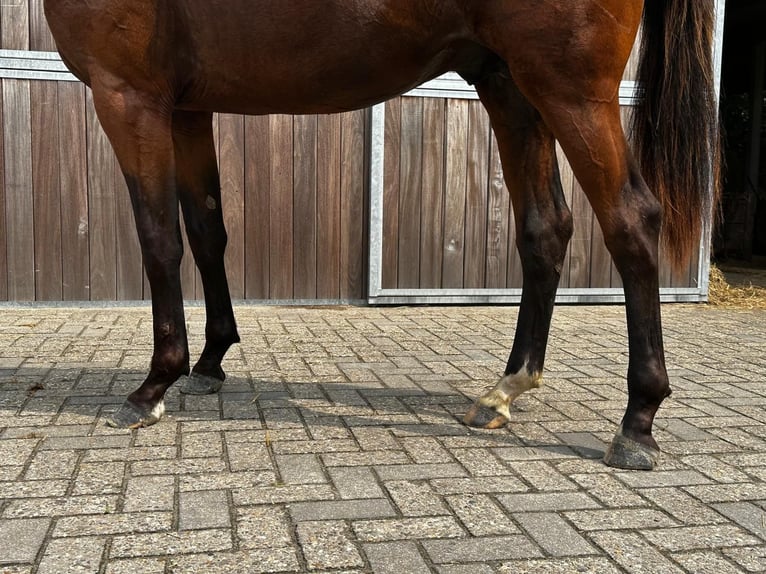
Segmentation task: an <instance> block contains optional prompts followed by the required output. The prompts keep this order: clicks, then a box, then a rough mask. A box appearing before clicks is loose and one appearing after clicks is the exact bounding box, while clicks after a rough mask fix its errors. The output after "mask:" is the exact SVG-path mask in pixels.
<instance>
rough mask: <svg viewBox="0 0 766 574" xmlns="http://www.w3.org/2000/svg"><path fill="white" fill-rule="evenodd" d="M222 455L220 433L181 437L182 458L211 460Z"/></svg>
mask: <svg viewBox="0 0 766 574" xmlns="http://www.w3.org/2000/svg"><path fill="white" fill-rule="evenodd" d="M216 401H217V398H216ZM222 453H223V440H222V438H221V433H220V432H214V431H211V432H194V433H184V434H183V435H182V439H181V456H182V457H183V458H199V457H203V458H204V457H208V458H213V457H220V456H221V454H222Z"/></svg>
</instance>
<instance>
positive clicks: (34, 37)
mask: <svg viewBox="0 0 766 574" xmlns="http://www.w3.org/2000/svg"><path fill="white" fill-rule="evenodd" d="M28 1H29V32H30V38H29V46H30V49H31V50H37V51H40V52H55V51H56V42H54V40H53V36H52V35H51V31H50V29H49V28H48V22H47V21H46V20H45V13H44V11H43V0H28Z"/></svg>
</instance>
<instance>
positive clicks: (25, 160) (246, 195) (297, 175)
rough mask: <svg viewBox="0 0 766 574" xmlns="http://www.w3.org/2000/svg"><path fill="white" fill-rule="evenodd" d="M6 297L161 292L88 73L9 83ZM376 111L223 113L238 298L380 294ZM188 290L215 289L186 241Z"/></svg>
mask: <svg viewBox="0 0 766 574" xmlns="http://www.w3.org/2000/svg"><path fill="white" fill-rule="evenodd" d="M0 98H2V102H1V105H0V115H1V116H2V117H1V118H0V122H2V126H3V132H2V137H1V138H0V221H2V220H4V221H5V225H4V226H3V225H0V228H2V229H0V299H2V300H14V301H26V300H47V301H58V300H64V301H67V300H135V299H141V298H148V297H149V292H148V286H147V284H146V281H145V279H144V277H143V272H142V268H141V254H140V250H139V246H138V240H137V237H136V232H135V230H134V224H133V215H132V210H131V207H130V200H129V198H128V193H127V189H126V187H125V183H124V181H123V179H122V174H121V173H120V171H119V169H118V165H117V162H116V160H115V158H114V154H113V152H112V150H111V147H110V145H109V142H108V140H107V139H106V136H105V135H104V133H103V131H102V130H101V127H100V125H99V123H98V120H97V118H96V116H95V111H94V108H93V102H92V99H91V95H90V91H89V90H87V89H86V88H85V86H83V85H82V84H79V83H74V82H65V81H62V82H53V81H40V80H13V79H3V80H2V90H0ZM368 129H369V113H368V112H367V111H360V112H354V113H349V114H343V115H337V116H296V117H293V116H270V117H269V116H264V117H247V118H245V117H243V116H233V115H221V116H217V117H216V119H215V133H216V141H217V147H218V150H219V163H220V172H221V183H222V193H223V209H224V215H225V219H226V225H227V229H228V233H229V246H228V249H227V252H226V261H227V269H228V275H229V282H230V286H231V292H232V296H233V297H235V298H240V299H241V298H249V299H332V300H336V299H343V300H346V299H361V298H363V297H364V296H365V295H366V265H367V264H366V253H367V248H366V245H367V231H366V224H365V220H366V215H365V214H366V204H367V188H368V185H367V180H368V178H367V176H366V170H367V167H366V159H365V158H366V157H367V156H368V154H367V153H365V152H366V146H367V144H366V142H367V137H366V133H367V131H368ZM183 277H184V296H185V297H186V298H189V299H194V298H201V297H202V289H201V284H200V282H199V280H198V278H197V277H196V272H195V269H194V267H193V263H192V261H191V252H190V250H189V249H188V247H187V249H186V255H185V256H184V263H183Z"/></svg>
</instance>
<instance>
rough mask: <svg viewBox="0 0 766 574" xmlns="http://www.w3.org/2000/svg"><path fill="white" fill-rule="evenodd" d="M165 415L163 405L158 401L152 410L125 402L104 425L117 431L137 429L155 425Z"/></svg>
mask: <svg viewBox="0 0 766 574" xmlns="http://www.w3.org/2000/svg"><path fill="white" fill-rule="evenodd" d="M164 413H165V403H164V402H163V401H160V402H159V403H157V406H155V407H154V408H153V409H152V410H147V409H143V408H141V407H139V406H136V405H134V404H133V403H131V402H130V401H125V402H124V403H123V404H122V406H121V407H120V408H119V410H118V411H117V412H115V413H114V414H112V415H111V416H110V417H108V418H107V419H106V424H107V425H108V426H110V427H113V428H118V429H137V428H141V427H148V426H151V425H153V424H154V423H156V422H157V421H159V420H160V419H161V418H162V415H163V414H164Z"/></svg>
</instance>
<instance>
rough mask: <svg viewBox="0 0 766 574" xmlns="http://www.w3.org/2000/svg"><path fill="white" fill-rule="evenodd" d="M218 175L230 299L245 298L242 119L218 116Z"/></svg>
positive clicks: (243, 143) (235, 116)
mask: <svg viewBox="0 0 766 574" xmlns="http://www.w3.org/2000/svg"><path fill="white" fill-rule="evenodd" d="M218 121H219V129H220V138H221V139H220V144H219V145H220V148H219V149H220V161H219V165H220V172H221V208H222V209H223V219H224V223H225V225H226V232H227V234H228V237H229V242H228V244H227V246H226V256H225V261H226V276H227V277H228V280H229V291H230V292H231V296H232V298H233V299H243V298H244V297H245V216H244V213H245V119H244V117H243V116H239V115H232V114H221V115H220V116H219V119H218Z"/></svg>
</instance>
